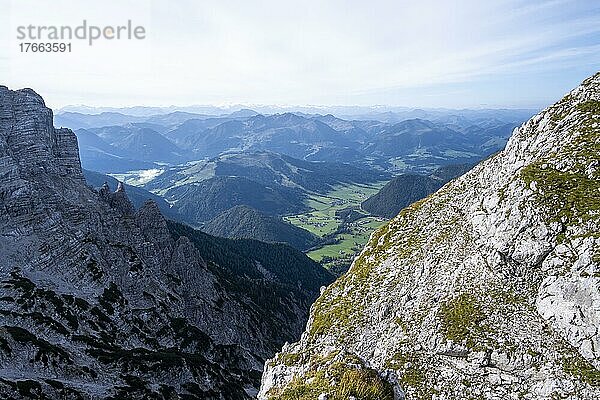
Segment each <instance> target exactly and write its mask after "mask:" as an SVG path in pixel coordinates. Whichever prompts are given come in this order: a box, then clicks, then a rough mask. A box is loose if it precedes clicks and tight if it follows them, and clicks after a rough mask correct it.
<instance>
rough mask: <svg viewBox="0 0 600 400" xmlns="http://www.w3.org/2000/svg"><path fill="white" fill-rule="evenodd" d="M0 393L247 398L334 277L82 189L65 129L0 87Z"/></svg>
mask: <svg viewBox="0 0 600 400" xmlns="http://www.w3.org/2000/svg"><path fill="white" fill-rule="evenodd" d="M0 281H1V282H2V283H1V285H2V286H1V287H2V290H1V292H0V397H1V398H36V399H37V398H61V399H63V398H64V399H79V398H84V399H87V398H93V399H97V398H157V399H163V398H164V399H177V398H201V399H213V398H214V399H245V398H250V397H251V396H252V395H253V394H255V393H256V391H257V389H258V383H259V378H260V371H261V370H262V364H263V362H264V360H265V359H266V358H267V357H269V356H272V355H273V354H274V353H275V351H276V349H278V348H280V347H281V345H282V344H283V343H284V342H285V341H291V340H294V338H298V337H299V334H300V332H301V330H302V328H303V326H304V323H305V322H304V321H303V319H305V318H307V317H308V307H309V305H310V304H311V302H312V301H313V300H314V298H316V296H317V294H318V290H319V287H320V286H321V285H323V284H327V283H329V282H330V281H331V276H330V275H329V274H328V273H327V272H326V271H324V270H323V269H321V268H320V267H318V266H317V265H316V264H315V263H313V262H311V261H310V260H309V259H308V258H306V257H304V256H303V255H302V254H301V253H299V252H297V251H295V250H293V249H291V248H289V247H287V246H280V245H267V244H263V243H259V242H252V241H245V242H239V241H238V242H235V243H234V242H233V241H227V240H226V239H217V238H212V237H210V236H208V235H205V234H202V233H201V232H197V231H194V230H193V229H191V228H188V227H186V226H183V225H179V224H175V223H171V222H169V221H166V220H165V219H164V218H163V216H162V215H161V213H160V211H159V210H158V207H157V206H156V204H155V203H152V202H149V203H146V204H145V205H144V206H143V207H142V208H141V209H139V210H138V211H135V209H134V208H133V207H132V205H131V203H130V202H129V200H128V198H127V195H126V193H125V190H124V187H122V186H121V187H119V188H118V190H117V191H116V192H111V191H110V189H108V188H107V187H103V188H101V189H100V190H99V191H95V190H93V189H92V188H90V187H88V186H86V184H85V181H84V178H83V174H82V171H81V167H80V162H79V158H78V151H77V140H76V137H75V135H74V134H73V133H72V132H71V131H70V130H68V129H55V128H54V127H53V126H52V112H51V111H50V110H49V109H48V108H46V107H45V105H44V102H43V100H42V98H41V97H40V96H38V95H37V94H36V93H35V92H33V91H32V90H30V89H23V90H18V91H11V90H8V89H7V88H6V87H4V86H1V87H0Z"/></svg>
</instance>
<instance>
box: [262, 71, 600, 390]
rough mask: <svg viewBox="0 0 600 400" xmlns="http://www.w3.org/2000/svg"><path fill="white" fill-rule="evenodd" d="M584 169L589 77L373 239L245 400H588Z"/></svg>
mask: <svg viewBox="0 0 600 400" xmlns="http://www.w3.org/2000/svg"><path fill="white" fill-rule="evenodd" d="M599 154H600V73H599V74H596V75H594V76H593V77H591V78H589V79H587V80H586V81H584V82H583V83H582V84H581V85H580V86H579V87H577V88H576V89H574V90H573V91H571V92H570V93H569V94H568V95H567V96H565V97H564V98H563V99H562V100H561V101H559V102H558V103H556V104H555V105H553V106H551V107H549V108H547V109H546V110H544V111H542V112H541V113H540V114H538V115H536V116H535V117H533V118H532V119H531V120H530V121H528V122H526V123H525V124H523V126H521V127H520V128H517V129H516V130H515V131H514V133H513V135H512V138H511V139H510V141H509V142H508V144H507V146H506V149H505V150H503V151H502V152H500V153H499V154H497V155H495V156H493V157H491V158H490V159H488V160H486V161H484V162H482V163H481V164H480V165H478V166H477V167H475V168H474V169H473V170H472V171H470V172H469V173H467V174H466V175H464V176H462V177H460V178H458V179H456V180H454V181H452V182H450V183H448V184H447V185H445V186H444V187H443V188H441V189H440V190H439V191H438V192H437V193H435V194H433V195H431V196H429V197H428V198H426V199H424V200H422V201H420V202H417V203H415V204H413V205H411V206H409V207H408V208H406V209H404V210H403V211H402V212H400V214H399V215H398V216H397V217H395V218H394V219H392V220H391V221H390V223H389V224H388V225H387V226H385V227H383V228H381V229H380V230H379V231H377V232H375V233H374V234H373V235H372V237H371V239H370V242H369V244H368V245H367V246H366V248H365V249H364V250H363V252H362V253H361V254H360V256H358V257H357V259H356V260H355V261H354V263H353V265H352V267H351V268H350V270H349V272H348V273H347V274H345V275H344V276H342V277H341V278H340V279H338V280H337V281H336V282H335V283H333V284H332V285H330V286H329V287H328V288H327V289H326V290H325V291H324V292H323V293H322V294H321V296H320V297H319V299H318V300H317V301H316V302H315V304H314V305H313V307H312V309H311V317H310V319H309V323H308V325H307V328H306V331H305V333H304V334H303V335H302V339H301V340H300V342H298V343H295V344H291V345H286V346H284V348H283V350H282V352H281V353H279V354H278V355H277V356H276V357H275V358H274V359H272V360H271V361H269V362H267V364H266V367H265V371H264V374H263V378H262V387H261V391H260V394H259V398H261V399H266V398H270V399H291V398H294V399H305V398H306V399H309V398H316V397H317V396H319V395H321V394H324V395H325V396H328V397H327V398H330V399H342V398H348V396H349V395H353V396H355V397H356V398H368V399H371V398H380V399H556V398H562V399H590V400H591V399H597V398H600V370H599V369H600V358H599V356H600V332H599V328H600V323H599V322H600V200H599V199H600V159H599V156H598V155H599ZM351 378H353V379H351Z"/></svg>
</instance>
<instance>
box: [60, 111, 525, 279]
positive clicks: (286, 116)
mask: <svg viewBox="0 0 600 400" xmlns="http://www.w3.org/2000/svg"><path fill="white" fill-rule="evenodd" d="M152 111H153V112H155V113H156V112H157V110H152ZM88 112H89V111H88ZM125 112H126V110H124V112H123V113H121V112H119V111H118V110H114V111H111V112H102V113H100V114H91V113H90V114H85V113H81V112H72V111H68V112H64V113H58V114H57V115H56V117H55V120H56V121H57V122H58V123H59V124H61V125H62V124H64V125H67V126H70V127H71V128H73V129H75V133H76V135H77V137H78V140H79V143H80V156H81V160H82V165H83V166H84V167H86V168H87V169H90V170H96V171H99V172H101V173H105V174H108V175H110V176H112V177H114V178H116V179H119V180H122V181H124V182H125V183H126V184H129V185H133V186H136V187H138V188H140V189H143V190H146V191H148V192H151V193H153V195H155V196H159V197H160V198H161V199H163V200H164V202H166V203H167V204H168V205H169V209H168V210H167V213H168V214H169V215H170V217H171V218H174V219H176V220H179V221H184V222H186V223H187V224H189V225H191V226H194V227H196V228H199V229H203V227H204V226H206V227H207V228H206V229H207V230H208V231H210V232H212V233H215V234H217V235H221V236H226V237H233V238H235V237H239V238H255V239H261V240H267V241H280V242H285V243H288V244H290V245H292V246H295V247H296V248H298V249H299V250H302V251H305V252H306V254H307V255H308V256H309V257H310V258H312V259H313V260H315V261H317V262H319V263H320V264H321V265H323V266H324V267H326V268H328V269H330V270H331V271H333V272H334V273H336V274H340V273H343V272H344V271H345V270H346V269H347V268H348V267H349V265H350V263H351V262H352V259H353V258H354V256H355V255H356V254H357V253H358V252H359V251H360V249H361V248H362V247H363V245H364V244H365V243H366V242H367V240H368V238H369V236H370V234H371V233H372V232H373V231H374V230H375V229H376V228H378V227H379V226H381V225H383V224H384V223H385V222H386V220H387V219H389V218H391V217H392V216H393V215H395V214H396V213H397V212H398V211H399V210H400V209H401V208H403V207H405V206H406V205H408V204H410V203H411V202H413V201H416V200H419V199H420V198H422V197H424V196H426V195H428V194H429V193H432V192H433V191H435V190H436V189H437V188H439V187H440V186H441V185H442V184H444V183H445V182H446V181H447V180H448V179H445V178H439V177H431V176H430V175H431V174H434V173H435V172H436V171H438V170H439V171H441V170H443V169H444V168H447V169H448V168H449V169H452V168H453V166H460V165H473V164H475V163H476V162H477V161H479V160H481V159H483V158H485V157H487V156H488V155H489V154H491V153H492V152H494V151H497V150H499V149H501V148H502V146H503V144H504V143H505V141H506V140H507V138H508V136H509V135H510V132H511V130H512V129H513V128H514V127H515V126H516V125H517V124H518V123H519V122H520V121H522V118H523V116H524V115H526V114H527V113H528V112H527V111H525V110H513V111H510V110H497V111H494V110H476V111H473V110H430V111H420V112H418V113H412V114H411V113H409V112H406V111H402V112H397V113H394V112H389V113H386V114H385V115H383V114H381V115H380V114H367V115H365V114H362V115H355V116H349V117H348V116H346V117H344V118H346V119H343V118H340V117H337V116H334V115H332V114H325V113H323V114H319V113H314V114H304V113H300V112H296V113H294V112H285V113H281V114H261V113H259V112H256V111H252V110H248V109H246V110H243V112H241V111H240V112H235V111H234V112H230V113H229V114H221V115H218V114H214V115H208V114H195V113H190V112H179V111H175V112H168V113H165V114H152V115H136V116H133V115H127V114H126V113H125ZM457 170H458V171H459V172H457V173H450V175H451V177H452V178H453V177H455V176H458V175H460V173H461V171H462V172H464V170H463V169H460V168H458V169H457ZM411 174H412V175H411ZM411 176H414V177H416V178H410V177H411ZM395 177H397V178H398V179H400V181H398V180H395ZM401 177H403V178H401ZM404 177H405V178H404ZM393 179H394V181H393V182H395V186H394V187H393V188H387V187H386V184H388V183H390V181H392V180H393ZM390 184H391V183H390ZM384 187H385V189H384ZM381 189H384V190H385V191H384V193H382V194H381V195H379V196H377V193H378V192H379V191H380V190H381ZM396 192H398V193H396ZM237 207H247V208H246V209H244V208H237ZM163 208H165V207H164V205H163ZM236 221H237V222H236ZM287 224H291V225H292V226H293V227H295V229H296V230H294V229H293V228H292V226H289V225H287ZM269 231H270V232H269ZM286 235H288V236H289V240H287V239H288V237H286ZM310 235H314V237H311V236H310ZM292 237H293V239H292Z"/></svg>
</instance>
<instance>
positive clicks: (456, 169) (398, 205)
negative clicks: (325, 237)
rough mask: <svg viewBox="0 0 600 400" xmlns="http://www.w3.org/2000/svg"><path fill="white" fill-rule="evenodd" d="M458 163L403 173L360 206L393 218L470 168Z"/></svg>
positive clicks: (372, 212) (379, 214)
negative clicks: (419, 172) (429, 171)
mask: <svg viewBox="0 0 600 400" xmlns="http://www.w3.org/2000/svg"><path fill="white" fill-rule="evenodd" d="M471 168H472V166H471V165H468V164H458V165H448V166H444V167H440V168H438V169H437V170H436V171H435V172H433V173H432V174H431V175H427V176H425V175H417V174H403V175H400V176H397V177H395V178H394V179H392V180H391V181H389V182H388V183H387V184H386V185H385V186H384V187H383V188H381V190H380V191H379V192H377V193H376V194H374V195H373V196H371V197H369V198H368V199H366V200H365V201H363V202H362V204H361V208H362V209H363V210H365V211H368V212H369V213H371V214H373V215H377V216H379V217H383V218H387V219H390V218H393V217H395V216H396V215H398V213H399V212H400V210H402V209H403V208H405V207H407V206H409V205H410V204H412V203H414V202H416V201H418V200H421V199H423V198H425V197H427V196H429V195H430V194H431V193H433V192H435V191H436V190H438V189H439V188H441V187H442V186H443V185H444V184H445V183H446V182H448V181H450V180H451V179H454V178H456V177H457V176H460V175H462V174H464V173H465V172H467V171H468V170H470V169H471Z"/></svg>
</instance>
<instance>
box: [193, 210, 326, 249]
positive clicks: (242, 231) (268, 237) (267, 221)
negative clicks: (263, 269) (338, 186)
mask: <svg viewBox="0 0 600 400" xmlns="http://www.w3.org/2000/svg"><path fill="white" fill-rule="evenodd" d="M202 230H203V231H204V232H206V233H209V234H211V235H214V236H221V237H228V238H234V239H238V238H243V239H256V240H260V241H263V242H271V243H274V242H279V243H287V244H289V245H290V246H292V247H294V248H296V249H298V250H300V251H304V250H307V249H309V248H311V247H313V246H315V245H316V244H317V243H318V241H319V238H318V237H317V236H316V235H314V234H312V233H310V232H309V231H307V230H305V229H302V228H299V227H296V226H294V225H292V224H290V223H288V222H285V221H283V220H282V219H281V218H279V217H273V216H270V215H267V214H265V213H262V212H260V211H258V210H255V209H253V208H250V207H247V206H236V207H232V208H230V209H229V210H227V211H225V212H223V213H221V214H219V215H217V216H216V217H215V218H213V219H212V220H211V221H209V222H208V223H207V224H206V225H204V226H203V227H202Z"/></svg>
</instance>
